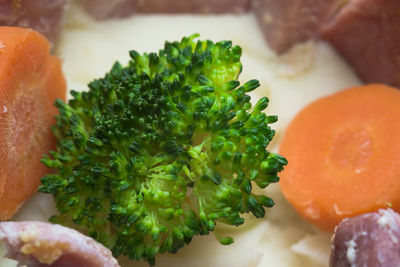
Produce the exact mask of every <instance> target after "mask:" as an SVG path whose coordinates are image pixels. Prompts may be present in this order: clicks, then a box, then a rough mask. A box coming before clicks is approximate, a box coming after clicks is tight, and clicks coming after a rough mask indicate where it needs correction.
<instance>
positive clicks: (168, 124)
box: [39, 35, 287, 264]
mask: <svg viewBox="0 0 400 267" xmlns="http://www.w3.org/2000/svg"><path fill="white" fill-rule="evenodd" d="M196 37H197V35H193V36H190V37H185V38H183V39H182V40H181V41H180V42H166V44H165V48H164V49H163V50H160V51H159V53H158V54H156V53H149V54H146V53H145V54H143V55H141V54H139V53H138V52H136V51H130V57H131V60H130V61H129V63H128V65H127V66H126V67H123V66H121V65H120V64H119V63H115V65H114V66H113V67H112V69H111V71H110V72H109V73H108V74H106V75H105V77H104V78H101V79H98V80H94V81H93V82H91V83H90V84H89V90H88V91H87V92H75V91H73V92H72V93H71V94H72V96H73V99H72V100H70V101H69V104H66V103H64V102H62V101H61V100H58V101H56V106H57V107H58V109H59V116H58V117H57V123H56V125H55V126H54V127H53V132H54V134H55V136H56V138H57V140H58V142H57V149H56V151H51V152H50V157H49V156H46V157H45V158H43V160H42V162H43V163H44V164H45V165H46V166H47V167H50V168H54V169H56V170H57V172H56V174H49V175H47V176H45V177H43V178H42V185H41V186H40V189H39V191H41V192H45V193H51V194H53V195H54V198H55V202H56V205H57V208H58V211H59V212H60V214H59V215H56V216H53V217H52V218H51V220H52V221H53V222H57V223H61V224H64V225H68V226H73V227H75V228H77V229H79V230H81V231H84V232H86V233H87V234H88V235H90V236H91V237H93V238H94V239H96V240H98V241H100V242H102V243H103V244H105V245H106V246H107V247H109V248H110V249H111V250H112V252H113V254H114V255H115V256H118V255H120V254H124V255H127V256H129V257H130V258H131V259H141V258H144V259H145V260H147V261H148V262H149V263H150V264H154V257H155V255H156V254H157V253H163V252H167V251H168V252H172V253H175V252H176V251H177V250H178V249H179V248H181V247H182V246H184V244H187V243H189V242H190V241H191V239H192V237H193V236H195V235H204V234H208V233H209V232H210V231H212V230H213V229H214V226H215V224H216V223H217V222H221V223H226V224H229V225H240V224H242V223H243V221H244V220H243V218H242V217H241V216H240V215H241V214H243V213H246V212H252V213H253V214H254V216H256V217H257V218H260V217H263V216H264V214H265V207H272V206H273V205H274V202H273V201H272V199H270V198H268V197H266V196H264V195H255V194H253V193H252V187H253V186H255V185H257V186H258V187H261V188H265V187H266V186H267V185H268V184H270V183H275V182H277V181H278V180H279V178H278V177H277V173H278V172H279V171H281V170H282V169H283V166H284V165H285V164H286V163H287V161H286V160H285V159H284V158H283V157H281V156H279V155H277V154H274V153H271V152H268V151H267V150H266V147H267V146H268V144H269V143H270V141H271V139H272V138H273V136H274V133H275V132H274V131H273V130H272V129H271V128H270V127H269V124H270V123H273V122H275V121H276V120H277V117H276V116H267V115H265V113H263V112H262V111H263V110H264V109H265V108H266V107H267V104H268V99H267V98H266V97H264V98H261V99H260V100H259V101H258V102H257V104H256V105H255V106H254V107H252V105H251V103H250V96H249V95H247V94H246V93H247V92H250V91H252V90H254V89H255V88H257V87H258V86H259V82H258V81H257V80H251V81H249V82H247V83H245V84H243V85H241V86H240V83H239V82H238V81H237V78H238V75H239V73H240V72H241V69H242V65H241V62H240V56H241V52H242V51H241V48H240V47H239V46H232V42H230V41H222V42H217V43H213V42H211V41H208V40H207V41H196V40H195V38H196ZM220 241H221V243H223V244H229V243H231V242H233V240H232V238H230V237H227V238H221V239H220Z"/></svg>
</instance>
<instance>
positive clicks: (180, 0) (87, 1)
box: [81, 0, 251, 19]
mask: <svg viewBox="0 0 400 267" xmlns="http://www.w3.org/2000/svg"><path fill="white" fill-rule="evenodd" d="M250 2H251V0H218V1H216V0H151V1H146V0H145V1H144V0H114V1H109V0H81V3H82V4H83V6H84V8H85V10H86V11H88V13H89V14H91V15H92V16H94V17H95V18H97V19H106V18H118V17H126V16H129V15H131V14H133V13H203V14H209V13H216V14H218V13H240V12H246V11H249V9H250Z"/></svg>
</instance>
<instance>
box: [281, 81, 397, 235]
mask: <svg viewBox="0 0 400 267" xmlns="http://www.w3.org/2000/svg"><path fill="white" fill-rule="evenodd" d="M280 154H281V155H283V156H284V157H286V158H287V159H288V161H289V164H288V166H287V167H286V168H285V170H284V171H283V172H282V173H281V174H280V177H281V181H280V187H281V189H282V192H283V193H284V195H285V197H286V198H287V200H288V201H289V202H290V203H291V204H292V205H293V206H294V207H295V209H296V210H297V212H298V213H299V214H300V215H301V216H302V217H303V218H305V219H306V220H308V221H310V222H311V223H313V224H315V225H316V226H318V227H319V228H321V229H323V230H326V231H333V229H334V227H335V226H336V225H337V224H338V223H339V221H340V220H341V219H343V218H345V217H351V216H355V215H358V214H361V213H365V212H370V211H374V210H377V209H378V208H383V207H386V206H388V205H391V206H392V208H393V209H395V210H397V211H400V90H398V89H396V88H392V87H388V86H385V85H379V84H372V85H366V86H360V87H354V88H350V89H347V90H343V91H341V92H338V93H336V94H333V95H331V96H328V97H325V98H321V99H319V100H317V101H315V102H313V103H311V104H310V105H308V106H307V107H305V108H304V109H303V110H302V111H301V112H300V113H299V114H297V116H296V117H295V118H294V120H293V121H292V122H291V124H290V125H289V127H288V129H287V130H286V133H285V135H284V138H283V140H282V143H281V146H280Z"/></svg>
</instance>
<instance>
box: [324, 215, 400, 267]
mask: <svg viewBox="0 0 400 267" xmlns="http://www.w3.org/2000/svg"><path fill="white" fill-rule="evenodd" d="M329 265H330V267H351V266H373V267H388V266H393V267H395V266H396V267H398V266H400V215H399V214H398V213H395V212H394V211H393V210H391V209H386V210H384V209H381V210H379V211H377V212H372V213H367V214H362V215H359V216H356V217H353V218H347V219H344V220H342V221H341V222H340V223H339V225H338V226H337V227H336V229H335V234H334V236H333V238H332V250H331V256H330V264H329Z"/></svg>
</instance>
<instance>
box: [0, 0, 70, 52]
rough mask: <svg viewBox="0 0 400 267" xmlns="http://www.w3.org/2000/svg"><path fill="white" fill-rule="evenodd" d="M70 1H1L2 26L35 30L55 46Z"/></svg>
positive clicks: (0, 15) (0, 17) (0, 23)
mask: <svg viewBox="0 0 400 267" xmlns="http://www.w3.org/2000/svg"><path fill="white" fill-rule="evenodd" d="M67 2H68V0H0V25H2V26H18V27H27V28H33V29H35V30H37V31H38V32H40V33H42V34H43V35H45V36H46V37H47V38H48V39H49V41H50V43H51V44H52V45H54V44H55V42H56V40H57V38H58V36H59V34H60V31H61V27H62V17H63V14H64V11H65V10H66V7H67Z"/></svg>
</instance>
